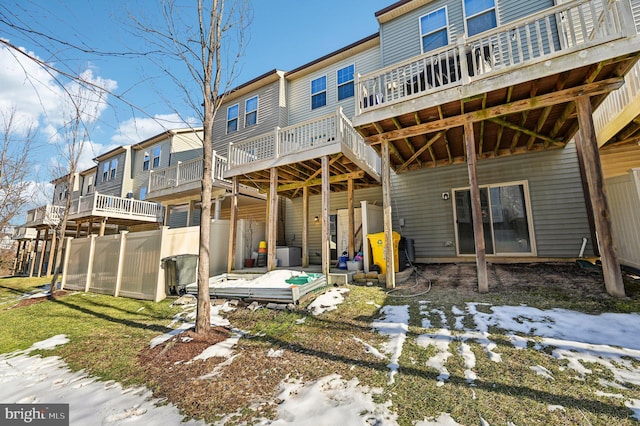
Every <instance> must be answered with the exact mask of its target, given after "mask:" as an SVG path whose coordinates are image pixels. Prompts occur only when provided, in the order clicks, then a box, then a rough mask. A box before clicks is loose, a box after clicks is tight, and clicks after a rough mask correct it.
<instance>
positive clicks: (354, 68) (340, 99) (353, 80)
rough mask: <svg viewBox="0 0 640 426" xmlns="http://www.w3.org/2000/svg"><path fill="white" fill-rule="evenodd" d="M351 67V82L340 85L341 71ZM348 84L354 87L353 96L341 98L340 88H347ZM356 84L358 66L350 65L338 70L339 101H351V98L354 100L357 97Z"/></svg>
mask: <svg viewBox="0 0 640 426" xmlns="http://www.w3.org/2000/svg"><path fill="white" fill-rule="evenodd" d="M349 67H353V75H352V76H351V80H347V81H344V82H342V83H340V71H342V70H344V69H346V68H349ZM348 84H351V85H352V86H353V95H351V96H347V97H346V98H340V88H341V87H342V86H346V85H348ZM355 84H356V64H349V65H347V66H344V67H342V68H340V69H338V70H336V88H337V95H336V96H337V97H338V101H343V100H345V99H349V98H353V97H354V96H355V95H356V92H355Z"/></svg>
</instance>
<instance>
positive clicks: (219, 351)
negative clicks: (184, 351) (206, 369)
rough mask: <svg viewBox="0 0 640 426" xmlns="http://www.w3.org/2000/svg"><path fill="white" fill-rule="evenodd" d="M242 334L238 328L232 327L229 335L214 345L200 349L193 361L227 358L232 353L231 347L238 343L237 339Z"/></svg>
mask: <svg viewBox="0 0 640 426" xmlns="http://www.w3.org/2000/svg"><path fill="white" fill-rule="evenodd" d="M243 335H244V333H242V332H241V331H240V330H237V329H233V330H232V333H231V337H229V338H228V339H225V340H223V341H222V342H218V343H216V344H215V345H212V346H209V347H208V348H207V349H205V350H204V351H202V353H200V354H199V355H197V356H195V357H194V358H193V360H194V361H197V360H205V359H209V358H213V357H221V358H229V357H230V356H231V355H233V347H234V346H235V345H236V343H238V340H240V338H241V337H242V336H243Z"/></svg>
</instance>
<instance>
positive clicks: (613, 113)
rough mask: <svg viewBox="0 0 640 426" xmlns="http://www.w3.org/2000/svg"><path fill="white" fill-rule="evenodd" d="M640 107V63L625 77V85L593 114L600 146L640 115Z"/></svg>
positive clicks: (603, 102)
mask: <svg viewBox="0 0 640 426" xmlns="http://www.w3.org/2000/svg"><path fill="white" fill-rule="evenodd" d="M639 107H640V62H636V64H635V65H634V66H633V68H632V69H631V71H629V72H628V73H627V75H625V77H624V85H622V87H621V88H619V89H618V90H614V91H613V92H611V93H609V95H607V97H606V98H605V99H604V101H602V103H601V104H600V106H598V109H596V110H595V111H594V112H593V125H594V127H595V130H596V134H597V135H598V145H603V144H605V143H606V142H608V141H609V139H611V137H613V136H614V135H615V134H616V133H617V132H618V131H620V130H622V128H624V127H625V126H626V125H627V124H629V122H631V120H633V119H635V118H636V117H637V115H638V108H639Z"/></svg>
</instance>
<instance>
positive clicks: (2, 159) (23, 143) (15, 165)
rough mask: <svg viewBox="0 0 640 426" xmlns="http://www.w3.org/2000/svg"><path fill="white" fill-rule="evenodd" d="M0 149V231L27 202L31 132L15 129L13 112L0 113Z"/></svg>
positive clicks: (32, 138) (32, 134) (14, 113)
mask: <svg viewBox="0 0 640 426" xmlns="http://www.w3.org/2000/svg"><path fill="white" fill-rule="evenodd" d="M0 118H1V119H2V123H1V124H2V136H3V138H2V146H1V147H0V229H3V228H4V227H5V226H7V225H9V224H10V222H11V220H12V219H13V218H15V217H16V216H17V215H18V214H20V213H21V209H22V208H23V207H24V206H25V205H26V204H27V203H28V202H29V201H30V200H31V191H30V186H31V182H30V181H29V180H28V173H29V170H30V165H31V164H30V159H31V158H32V157H31V155H30V154H32V153H31V148H33V141H34V135H35V131H34V129H33V127H27V128H24V129H18V127H19V126H18V123H17V122H16V110H15V108H12V109H10V110H8V111H0Z"/></svg>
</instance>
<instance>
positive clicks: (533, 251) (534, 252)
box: [451, 180, 538, 257]
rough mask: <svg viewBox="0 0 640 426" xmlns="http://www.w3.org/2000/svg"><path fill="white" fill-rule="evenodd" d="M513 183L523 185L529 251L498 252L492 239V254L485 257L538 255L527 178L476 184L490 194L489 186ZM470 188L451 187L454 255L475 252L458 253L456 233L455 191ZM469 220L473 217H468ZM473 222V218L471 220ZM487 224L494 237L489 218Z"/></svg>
mask: <svg viewBox="0 0 640 426" xmlns="http://www.w3.org/2000/svg"><path fill="white" fill-rule="evenodd" d="M515 185H522V187H523V192H524V201H525V214H526V215H527V229H528V231H529V242H530V244H531V251H530V252H528V253H504V252H500V253H496V250H495V241H494V250H493V254H487V255H486V256H487V257H500V256H513V257H535V256H537V255H538V249H537V245H536V237H535V232H534V227H533V213H532V206H531V195H530V193H529V181H528V180H517V181H512V182H498V183H491V184H487V185H478V188H479V189H484V188H486V189H487V192H489V194H490V191H489V190H490V189H491V188H500V187H503V186H515ZM470 189H471V187H470V186H463V187H459V188H452V189H451V200H452V203H453V230H454V233H455V246H456V255H457V256H459V257H475V255H476V254H475V253H471V254H468V253H460V244H459V241H460V239H459V235H458V224H457V220H458V206H457V205H456V191H469V190H470ZM489 201H490V200H489ZM491 208H492V206H491V205H489V210H491ZM468 214H469V215H472V212H471V210H470V211H469V212H468ZM470 219H471V220H472V219H473V218H470ZM472 222H473V220H472ZM489 226H490V227H491V235H492V236H494V237H495V233H494V230H493V220H489Z"/></svg>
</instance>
